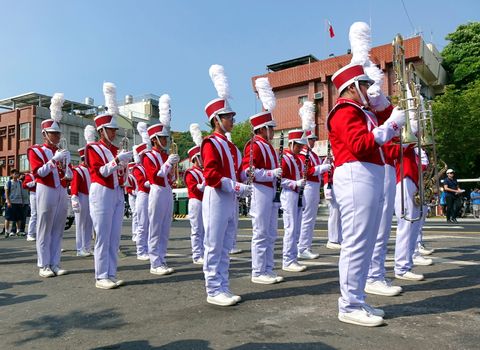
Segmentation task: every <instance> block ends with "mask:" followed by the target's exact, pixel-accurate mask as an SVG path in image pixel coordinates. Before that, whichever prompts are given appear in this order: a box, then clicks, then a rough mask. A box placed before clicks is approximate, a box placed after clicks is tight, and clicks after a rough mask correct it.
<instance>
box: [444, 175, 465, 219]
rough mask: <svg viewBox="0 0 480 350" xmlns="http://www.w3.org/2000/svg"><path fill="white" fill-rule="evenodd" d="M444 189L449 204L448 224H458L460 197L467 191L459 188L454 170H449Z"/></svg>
mask: <svg viewBox="0 0 480 350" xmlns="http://www.w3.org/2000/svg"><path fill="white" fill-rule="evenodd" d="M443 189H444V192H445V200H446V204H447V222H451V223H455V224H456V223H457V214H458V212H459V209H460V208H459V201H458V199H459V198H460V197H459V195H460V194H461V193H463V192H465V190H462V189H461V188H460V187H458V182H457V179H455V172H454V171H453V169H448V170H447V178H446V179H445V180H443Z"/></svg>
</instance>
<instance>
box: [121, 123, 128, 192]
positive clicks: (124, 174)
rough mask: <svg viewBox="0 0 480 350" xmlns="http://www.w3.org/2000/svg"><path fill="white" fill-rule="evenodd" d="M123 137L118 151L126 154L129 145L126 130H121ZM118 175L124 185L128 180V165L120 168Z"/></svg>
mask: <svg viewBox="0 0 480 350" xmlns="http://www.w3.org/2000/svg"><path fill="white" fill-rule="evenodd" d="M123 132H124V135H123V137H122V141H121V142H120V151H123V152H128V148H129V145H130V140H129V139H128V129H123ZM119 173H120V174H119V175H120V176H122V178H123V183H124V184H126V182H127V179H128V165H125V166H124V167H121V168H120V171H119Z"/></svg>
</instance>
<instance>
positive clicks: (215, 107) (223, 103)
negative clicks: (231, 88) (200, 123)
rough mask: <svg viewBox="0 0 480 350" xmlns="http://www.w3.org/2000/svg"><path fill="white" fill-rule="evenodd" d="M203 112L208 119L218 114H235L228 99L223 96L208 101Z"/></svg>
mask: <svg viewBox="0 0 480 350" xmlns="http://www.w3.org/2000/svg"><path fill="white" fill-rule="evenodd" d="M205 113H206V114H207V117H208V120H211V119H212V118H213V117H215V116H216V115H218V114H226V113H233V114H234V115H235V114H236V113H235V112H234V111H233V110H232V109H231V108H230V105H229V104H228V101H227V100H226V99H223V98H216V99H214V100H212V101H210V102H209V103H208V104H207V105H206V107H205Z"/></svg>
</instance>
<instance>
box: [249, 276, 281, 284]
mask: <svg viewBox="0 0 480 350" xmlns="http://www.w3.org/2000/svg"><path fill="white" fill-rule="evenodd" d="M252 282H253V283H258V284H274V283H277V279H276V278H275V277H273V276H271V275H260V276H252Z"/></svg>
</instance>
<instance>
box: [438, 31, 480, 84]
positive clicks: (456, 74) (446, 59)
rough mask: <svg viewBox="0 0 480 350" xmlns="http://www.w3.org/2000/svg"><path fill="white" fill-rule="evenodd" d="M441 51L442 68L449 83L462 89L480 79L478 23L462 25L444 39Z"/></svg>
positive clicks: (479, 33)
mask: <svg viewBox="0 0 480 350" xmlns="http://www.w3.org/2000/svg"><path fill="white" fill-rule="evenodd" d="M446 39H447V40H450V43H448V45H447V46H445V48H444V49H443V51H442V58H443V62H442V64H443V66H444V67H445V69H446V70H447V72H448V73H449V75H448V79H449V83H451V84H454V85H455V87H456V88H462V87H465V86H467V85H468V84H469V83H471V82H474V81H476V80H479V79H480V22H471V23H468V24H463V25H461V26H459V27H458V28H457V30H456V31H455V32H453V33H450V34H448V35H447V37H446Z"/></svg>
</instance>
